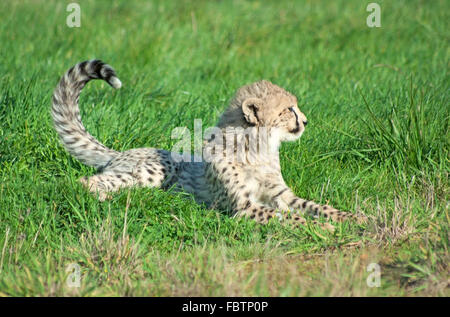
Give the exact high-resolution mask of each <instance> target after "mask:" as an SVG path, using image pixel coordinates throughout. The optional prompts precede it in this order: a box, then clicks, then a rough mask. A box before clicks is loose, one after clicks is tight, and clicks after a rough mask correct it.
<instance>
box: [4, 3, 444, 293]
mask: <svg viewBox="0 0 450 317" xmlns="http://www.w3.org/2000/svg"><path fill="white" fill-rule="evenodd" d="M68 3H69V2H67V3H66V2H64V1H14V2H13V1H2V2H1V3H0V20H1V21H2V23H1V24H0V43H2V44H1V45H0V56H1V59H0V60H1V61H0V74H1V77H0V122H1V125H0V295H4V296H22V295H23V296H49V295H56V296H66V295H69V296H70V295H83V296H95V295H98V296H123V295H131V296H139V295H141V296H178V295H180V296H208V295H209V296H355V295H356V296H366V295H373V296H414V295H419V296H429V295H439V296H449V294H450V293H449V287H448V277H449V268H448V263H449V260H450V257H449V253H448V246H449V213H448V201H449V181H448V172H449V140H450V135H449V105H450V103H449V75H448V69H449V68H448V65H449V40H450V38H449V36H448V21H449V20H450V17H449V12H450V5H449V2H448V1H445V0H442V1H438V0H436V1H406V0H405V1H378V3H379V4H380V5H381V9H382V16H381V23H382V27H381V28H373V29H372V28H368V27H367V26H366V17H367V15H368V14H369V13H368V12H366V6H367V3H364V2H361V1H357V0H355V1H348V0H345V1H344V0H340V1H332V2H331V1H306V0H305V1H151V2H144V1H129V0H127V1H114V2H112V1H111V2H109V1H95V2H94V1H79V3H80V5H81V10H82V16H81V28H68V27H67V26H66V24H65V21H66V16H67V14H68V13H67V12H66V5H67V4H68ZM91 58H100V59H102V60H104V61H106V62H107V63H109V64H111V65H112V66H113V67H114V68H115V69H116V70H117V73H118V75H119V77H120V78H121V80H122V82H123V88H122V89H120V90H118V91H113V90H112V89H110V87H109V86H108V85H106V84H105V83H104V82H92V83H90V84H89V85H88V86H87V87H86V88H85V89H84V91H83V93H82V96H81V98H80V104H81V112H82V116H83V121H84V123H85V125H86V127H87V129H88V130H89V131H90V132H91V133H92V134H93V135H95V136H96V137H97V138H98V139H99V140H100V141H101V142H103V143H104V144H106V145H107V146H109V147H112V148H114V149H116V150H125V149H129V148H136V147H143V146H147V147H149V146H151V147H158V148H165V149H171V148H172V146H173V144H174V143H175V142H176V140H172V139H171V131H172V129H173V128H175V127H178V126H187V127H188V128H190V129H192V128H193V124H194V119H196V118H199V119H202V120H203V127H204V128H206V127H208V126H212V125H214V124H215V123H216V121H217V119H218V116H219V115H220V113H221V112H222V111H223V110H224V109H225V107H226V106H227V102H228V101H229V99H230V98H231V96H232V94H233V93H234V91H235V90H236V89H237V88H239V87H240V86H242V85H244V84H246V83H250V82H252V81H255V80H259V79H262V78H265V79H268V80H271V81H273V82H275V83H277V84H279V85H280V86H283V87H286V88H287V89H288V90H290V91H292V92H293V93H294V94H296V95H297V96H298V98H299V106H300V109H301V110H302V111H303V112H304V113H305V114H306V116H307V117H308V121H309V122H310V124H309V125H308V128H307V130H306V132H305V133H304V135H303V136H302V138H301V140H300V141H298V142H296V143H291V144H284V145H283V147H282V149H281V161H282V162H281V163H282V170H283V175H284V177H285V180H286V182H287V184H288V185H289V186H290V187H291V188H292V189H293V190H294V191H295V193H296V194H297V195H299V196H301V197H304V198H308V199H311V200H315V201H317V202H319V203H329V204H331V205H333V206H335V207H337V208H340V209H344V210H350V211H352V212H357V211H361V212H364V213H365V214H366V215H368V216H369V218H370V221H369V223H368V224H367V225H357V224H353V223H344V224H337V230H336V232H335V233H333V234H331V233H328V232H324V231H322V230H321V229H319V228H316V227H314V226H308V227H307V228H304V229H293V228H288V227H284V226H282V225H281V224H279V223H276V222H273V223H270V224H269V225H267V226H260V225H257V224H255V223H253V222H252V221H250V220H244V219H233V218H231V217H230V216H229V215H227V214H223V213H220V212H219V211H216V210H207V209H205V208H204V207H202V206H198V205H196V204H195V203H194V202H193V201H192V200H191V199H190V197H188V196H186V195H183V194H177V193H173V192H164V191H161V190H157V189H135V190H130V191H128V190H126V191H123V192H121V193H118V194H116V195H114V197H113V199H112V200H111V201H108V202H103V203H101V202H98V201H97V200H96V199H95V197H92V196H91V195H90V194H88V193H87V192H86V191H85V190H84V189H83V188H82V187H81V186H80V184H79V183H78V182H77V179H78V178H79V177H81V176H84V175H92V174H93V173H94V172H95V171H94V170H93V169H91V168H88V167H85V166H83V165H82V164H81V163H79V162H78V161H76V160H75V159H73V158H71V157H70V156H69V155H68V154H67V153H66V152H65V150H64V149H63V147H62V146H61V145H60V143H59V141H58V138H57V135H56V133H55V131H54V130H53V128H52V122H51V118H50V103H51V94H52V91H53V89H54V87H55V86H56V83H57V81H58V80H59V78H60V76H61V75H62V74H63V73H64V72H65V71H66V70H67V69H68V68H69V67H71V66H73V65H74V64H75V63H77V62H80V61H83V60H86V59H91ZM94 105H95V107H94ZM372 262H374V263H378V264H379V265H380V266H381V287H379V288H370V287H368V286H367V284H366V279H367V277H368V275H369V273H368V272H367V270H366V268H367V265H368V264H369V263H372ZM70 263H76V264H78V265H79V266H80V268H81V274H82V280H81V286H80V287H79V288H71V287H68V286H67V284H66V278H67V273H66V272H65V269H66V267H67V265H69V264H70Z"/></svg>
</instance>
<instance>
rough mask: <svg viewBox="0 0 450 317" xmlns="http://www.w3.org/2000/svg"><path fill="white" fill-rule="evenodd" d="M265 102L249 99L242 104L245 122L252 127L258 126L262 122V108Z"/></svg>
mask: <svg viewBox="0 0 450 317" xmlns="http://www.w3.org/2000/svg"><path fill="white" fill-rule="evenodd" d="M262 105H263V101H262V100H261V99H259V98H247V99H245V100H244V102H243V103H242V112H243V113H244V117H245V120H247V122H248V123H250V124H252V125H257V124H258V123H259V122H260V120H261V116H260V114H261V110H262V109H261V108H262Z"/></svg>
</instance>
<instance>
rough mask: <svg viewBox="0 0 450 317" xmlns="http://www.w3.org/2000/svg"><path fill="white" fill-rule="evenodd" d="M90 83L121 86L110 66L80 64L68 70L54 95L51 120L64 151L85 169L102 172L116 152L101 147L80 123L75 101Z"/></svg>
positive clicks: (91, 63)
mask: <svg viewBox="0 0 450 317" xmlns="http://www.w3.org/2000/svg"><path fill="white" fill-rule="evenodd" d="M91 79H103V80H105V81H106V82H107V83H108V84H110V85H111V86H112V87H114V88H116V89H118V88H120V87H121V86H122V83H121V82H120V80H119V78H117V77H116V73H115V71H114V70H113V69H112V67H111V66H109V65H107V64H105V63H103V62H102V61H100V60H91V61H85V62H82V63H79V64H77V65H75V66H74V67H72V68H71V69H69V70H68V71H67V73H65V74H64V76H63V77H62V78H61V80H60V82H59V84H58V86H57V87H56V88H55V91H54V92H53V100H52V101H53V105H52V117H53V122H54V126H55V129H56V131H57V132H58V134H59V137H60V139H61V142H62V143H63V144H64V147H65V148H66V150H67V151H68V152H69V153H70V154H72V155H73V156H74V157H75V158H77V159H78V160H80V161H81V162H83V163H84V164H86V165H89V166H94V167H96V168H101V167H103V166H105V165H106V164H107V163H108V162H109V161H111V159H113V158H114V157H115V156H117V155H118V152H116V151H114V150H111V149H109V148H107V147H106V146H104V145H103V144H101V143H100V142H99V141H98V140H96V139H95V138H94V137H93V136H92V135H90V134H89V133H88V132H87V131H86V129H85V128H84V126H83V123H82V122H81V116H80V109H79V107H78V99H79V97H80V93H81V90H82V89H83V87H84V86H85V85H86V83H87V82H88V81H90V80H91Z"/></svg>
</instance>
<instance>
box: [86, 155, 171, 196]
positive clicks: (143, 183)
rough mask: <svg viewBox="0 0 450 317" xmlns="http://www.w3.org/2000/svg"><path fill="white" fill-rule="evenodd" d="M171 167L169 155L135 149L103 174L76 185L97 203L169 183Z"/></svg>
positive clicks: (117, 159) (112, 164)
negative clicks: (130, 189)
mask: <svg viewBox="0 0 450 317" xmlns="http://www.w3.org/2000/svg"><path fill="white" fill-rule="evenodd" d="M174 173H175V165H174V163H173V162H172V161H171V159H170V157H169V153H168V152H166V151H162V150H155V149H138V150H130V151H128V152H124V153H123V154H122V155H121V156H119V157H117V158H116V159H115V160H114V161H112V162H111V163H110V164H109V165H108V166H107V167H106V168H105V170H104V171H103V173H100V174H97V175H94V176H91V177H82V178H81V179H80V182H81V183H82V184H83V185H84V186H85V187H86V188H87V189H88V190H89V191H90V192H91V193H94V194H96V195H98V197H99V199H100V200H101V201H103V200H105V199H109V198H110V195H109V193H112V192H116V191H118V190H120V189H122V188H127V187H133V186H137V187H158V188H159V187H162V186H163V185H164V184H166V183H167V181H170V180H171V179H173V176H174Z"/></svg>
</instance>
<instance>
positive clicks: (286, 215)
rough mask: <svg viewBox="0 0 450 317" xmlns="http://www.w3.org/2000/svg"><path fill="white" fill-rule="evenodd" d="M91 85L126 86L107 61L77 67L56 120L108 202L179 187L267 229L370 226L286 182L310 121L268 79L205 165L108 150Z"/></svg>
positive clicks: (58, 102) (236, 111) (214, 136)
mask: <svg viewBox="0 0 450 317" xmlns="http://www.w3.org/2000/svg"><path fill="white" fill-rule="evenodd" d="M91 79H103V80H105V81H106V82H107V83H108V84H110V85H111V86H112V87H114V88H120V87H121V85H122V84H121V82H120V80H119V79H118V78H117V77H116V73H115V72H114V70H113V69H112V68H111V67H110V66H109V65H107V64H105V63H103V62H102V61H99V60H91V61H85V62H82V63H80V64H77V65H75V66H74V67H72V68H71V69H69V71H68V72H67V73H66V74H65V75H64V76H63V77H62V79H61V80H60V82H59V84H58V86H57V87H56V89H55V91H54V93H53V105H52V117H53V121H54V126H55V129H56V131H57V132H58V134H59V137H60V139H61V141H62V143H63V145H64V147H65V148H66V150H67V151H68V152H69V153H70V154H72V155H73V156H74V157H75V158H77V159H78V160H80V161H81V162H83V163H84V164H86V165H89V166H93V167H96V168H97V169H98V174H96V175H94V176H91V177H82V178H81V179H80V182H81V183H82V184H83V185H84V186H85V187H86V188H87V189H88V190H89V191H91V192H92V193H94V194H96V195H98V197H99V199H100V200H104V199H106V198H108V197H109V195H110V193H112V192H115V191H118V190H119V189H121V188H125V187H132V186H141V187H144V186H145V187H160V188H163V189H168V188H175V189H176V190H182V191H185V192H188V193H190V194H192V195H193V196H194V199H195V200H196V201H198V202H199V203H204V204H206V206H208V207H210V208H216V209H220V210H223V211H229V212H231V213H232V214H233V215H234V216H237V217H244V216H245V217H250V218H251V219H254V220H255V221H257V222H259V223H267V222H268V220H269V219H271V218H273V217H278V218H279V219H280V220H282V221H284V222H288V223H291V224H294V225H299V226H301V225H305V224H306V220H305V218H303V215H304V214H310V215H312V216H313V217H316V218H317V217H319V216H320V215H322V216H324V217H325V218H328V219H331V220H333V221H343V220H346V219H353V220H356V221H358V222H362V221H365V220H366V217H365V216H363V215H354V214H351V213H349V212H343V211H339V210H337V209H335V208H333V207H330V206H327V205H319V204H317V203H315V202H312V201H310V200H306V199H303V198H300V197H297V196H296V195H295V194H294V193H293V192H292V190H291V189H290V188H289V187H288V186H287V185H286V183H285V182H284V180H283V177H282V175H281V169H280V159H279V152H278V150H279V147H280V144H281V142H283V141H295V140H297V139H298V138H300V136H301V135H302V133H303V131H304V130H305V126H306V124H307V123H308V121H307V119H306V117H305V115H304V114H303V113H302V112H301V111H300V110H299V108H298V106H297V99H296V97H295V96H293V95H292V94H290V93H289V92H287V91H286V90H284V89H283V88H281V87H279V86H277V85H274V84H272V83H270V82H268V81H265V80H262V81H258V82H255V83H253V84H250V85H246V86H244V87H242V88H240V89H239V90H238V91H237V92H236V94H235V96H234V98H233V99H232V100H231V103H230V106H229V107H228V109H227V110H226V111H225V112H224V113H223V115H222V116H221V117H220V119H219V123H218V125H217V126H216V127H215V132H216V133H211V135H209V137H208V138H207V140H206V141H205V144H204V152H205V153H208V154H209V155H205V159H204V160H202V161H201V162H197V161H196V160H191V161H189V160H187V161H186V160H184V161H180V160H179V159H176V157H175V156H174V153H171V152H169V151H166V150H161V149H154V148H141V149H132V150H128V151H125V152H117V151H114V150H112V149H109V148H107V147H106V146H105V145H103V144H101V143H100V142H99V141H98V140H96V139H95V138H94V137H93V136H91V135H90V134H89V133H88V132H87V131H86V129H85V128H84V126H83V123H82V122H81V116H80V110H79V108H78V100H79V96H80V93H81V90H82V89H83V87H84V85H86V83H87V82H88V81H90V80H91ZM229 140H231V142H229ZM255 140H256V141H255ZM206 158H207V159H206ZM312 222H313V223H315V224H317V225H319V226H322V227H324V228H325V229H328V230H333V228H334V227H333V226H332V225H331V224H329V223H324V224H321V223H319V222H317V221H315V220H313V221H312Z"/></svg>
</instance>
